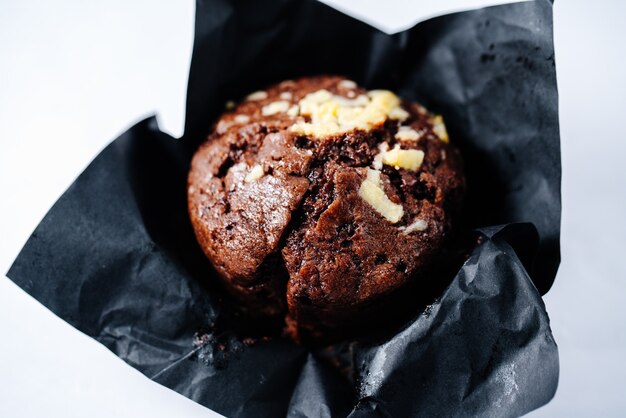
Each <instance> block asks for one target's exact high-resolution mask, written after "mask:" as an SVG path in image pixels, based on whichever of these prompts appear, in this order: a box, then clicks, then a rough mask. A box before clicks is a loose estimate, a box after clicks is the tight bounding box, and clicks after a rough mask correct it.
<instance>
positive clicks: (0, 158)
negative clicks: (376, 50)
mask: <svg viewBox="0 0 626 418" xmlns="http://www.w3.org/2000/svg"><path fill="white" fill-rule="evenodd" d="M328 2H329V3H331V1H330V0H328ZM332 3H333V4H338V5H339V6H340V7H341V8H342V10H346V11H349V12H351V13H354V14H356V15H358V16H359V17H361V18H363V19H365V20H366V21H368V22H370V23H373V24H375V25H377V26H379V27H381V28H382V29H385V30H387V31H397V30H400V29H404V28H406V27H408V26H411V25H412V24H413V23H414V22H415V21H416V20H417V19H418V18H419V16H424V15H426V16H432V15H435V14H437V10H435V7H436V8H437V9H438V10H452V9H459V8H461V7H460V6H464V7H469V5H470V4H476V3H479V2H476V1H474V2H468V1H438V2H426V1H422V2H419V1H410V0H405V1H402V0H393V1H392V0H386V1H384V2H381V1H377V0H333V1H332ZM435 3H436V6H433V4H435ZM193 14H194V2H193V1H192V0H186V1H181V0H172V1H161V2H158V3H157V2H154V1H147V0H146V1H138V0H132V1H131V0H109V1H107V2H86V1H81V0H74V1H72V0H63V1H43V0H39V1H19V0H0V196H1V197H0V271H1V272H2V275H3V274H4V273H5V272H6V271H7V270H8V268H9V266H10V264H11V262H12V261H13V259H14V257H15V256H16V255H17V253H18V252H19V250H20V248H21V246H22V245H23V244H24V242H25V241H26V239H27V238H28V236H29V235H30V233H31V232H32V230H33V228H34V227H35V226H36V225H37V223H38V222H39V220H40V219H41V218H42V217H43V216H44V214H45V213H46V211H47V210H48V209H49V207H50V206H51V205H52V204H53V203H54V201H55V200H56V199H57V198H58V197H59V195H60V194H61V193H62V192H63V191H64V190H65V189H66V188H67V186H69V184H70V183H71V182H72V181H73V179H74V178H75V177H76V175H77V174H78V173H79V172H80V171H82V169H83V168H84V167H86V166H87V164H88V163H89V161H90V160H91V159H92V158H93V157H94V156H95V155H96V154H97V153H98V152H99V150H100V149H102V148H103V147H104V146H105V145H106V144H107V143H108V142H109V141H110V140H111V139H113V138H114V137H116V136H117V134H119V133H121V132H122V131H124V130H125V129H126V128H128V127H129V126H130V125H131V124H133V123H134V122H136V121H137V120H139V119H141V118H143V117H144V116H147V115H149V114H151V113H154V112H156V113H158V115H159V121H160V123H161V127H162V129H164V130H166V131H168V132H170V133H172V134H173V135H175V136H179V135H180V134H181V133H182V126H183V117H184V115H183V113H184V99H185V87H186V82H187V71H188V65H189V59H190V56H191V46H192V38H193ZM625 15H626V7H624V6H623V2H620V1H619V0H615V1H608V0H606V1H595V2H593V3H592V2H589V1H583V0H567V1H566V0H561V1H557V3H556V5H555V42H556V62H557V75H558V82H559V90H560V117H561V138H562V148H563V151H562V158H563V223H562V227H563V232H562V239H561V242H562V254H563V262H562V265H561V268H560V271H559V274H558V277H557V280H556V282H555V285H554V287H553V288H552V290H551V291H550V292H549V293H548V295H547V296H546V297H545V301H546V305H547V308H548V312H549V313H550V315H551V319H552V328H553V332H554V335H555V338H556V341H557V343H558V344H559V350H560V356H561V378H560V383H559V389H558V392H557V394H556V396H555V399H554V400H553V401H552V402H551V403H550V404H548V405H547V406H545V407H543V408H541V409H540V410H538V411H536V412H533V413H532V414H531V416H535V417H552V416H568V417H572V416H581V417H588V416H602V417H612V416H615V417H618V416H625V415H626V383H625V380H626V333H625V332H624V331H626V329H625V324H626V321H625V320H626V286H625V284H624V280H625V279H626V267H625V266H626V263H625V260H624V257H625V255H626V221H625V220H624V217H625V216H626V192H625V190H626V188H625V186H624V184H626V169H625V168H624V166H625V164H624V160H625V158H626V139H625V136H626V135H625V134H624V131H625V128H624V119H625V110H626V81H625V79H626V60H625V58H624V54H625V47H624V45H623V42H624V41H625V40H626V29H625V24H624V17H625ZM129 62H132V63H133V65H132V66H130V67H129V65H128V63H129ZM33 116H34V117H33ZM85 416H89V417H92V418H98V417H111V416H116V417H133V418H134V417H137V416H150V417H152V418H159V417H171V416H178V417H200V416H202V417H206V416H214V415H213V414H211V413H210V411H208V410H207V409H205V408H203V407H201V406H199V405H197V404H195V403H193V402H191V401H189V400H187V399H186V398H184V397H182V396H180V395H178V394H176V393H175V392H173V391H170V390H168V389H166V388H164V387H161V386H159V385H158V384H156V383H153V382H151V381H150V380H148V379H147V378H145V377H144V376H143V375H141V374H140V373H139V372H137V371H135V370H134V369H132V368H131V367H129V366H127V365H126V364H125V363H123V362H122V361H120V360H119V359H118V358H117V357H116V356H114V355H113V354H112V353H110V352H109V351H108V350H106V349H105V348H104V347H103V346H101V345H100V344H98V343H96V342H95V341H93V340H91V339H90V338H88V337H86V336H85V335H83V334H81V333H79V332H78V331H76V330H74V329H73V328H72V327H70V326H69V325H67V324H66V323H65V322H63V321H62V320H60V319H59V318H57V317H56V316H54V315H53V314H52V313H50V312H49V311H48V310H47V309H45V308H43V307H42V306H41V305H40V304H39V303H38V302H36V301H35V300H34V299H32V298H31V297H30V296H28V295H27V294H26V293H24V292H23V291H21V290H20V289H19V288H17V286H15V285H14V284H12V282H10V281H9V280H8V279H6V278H4V277H0V417H85Z"/></svg>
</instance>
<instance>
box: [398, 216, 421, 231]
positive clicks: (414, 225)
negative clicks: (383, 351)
mask: <svg viewBox="0 0 626 418" xmlns="http://www.w3.org/2000/svg"><path fill="white" fill-rule="evenodd" d="M427 228H428V222H426V221H425V220H423V219H416V220H415V221H414V222H413V223H412V224H411V225H409V226H407V227H403V226H401V227H400V228H398V229H400V230H401V231H402V233H403V234H404V235H409V234H411V233H413V232H423V231H426V229H427Z"/></svg>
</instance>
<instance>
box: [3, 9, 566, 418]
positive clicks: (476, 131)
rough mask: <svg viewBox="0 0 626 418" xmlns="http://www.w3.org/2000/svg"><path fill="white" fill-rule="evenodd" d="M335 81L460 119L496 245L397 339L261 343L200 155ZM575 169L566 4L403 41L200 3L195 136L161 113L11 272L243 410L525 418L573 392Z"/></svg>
mask: <svg viewBox="0 0 626 418" xmlns="http://www.w3.org/2000/svg"><path fill="white" fill-rule="evenodd" d="M129 65H132V63H129ZM318 73H336V74H343V75H346V76H348V77H350V78H352V79H354V80H355V81H357V82H359V83H361V84H363V85H365V86H367V87H369V88H388V89H391V90H396V91H397V92H398V93H399V94H400V95H401V96H403V97H405V98H407V99H411V100H418V101H420V102H422V103H423V104H425V105H426V106H427V107H429V108H430V109H431V110H433V111H435V112H438V113H442V114H443V115H444V116H445V119H446V124H447V126H448V128H449V131H450V134H451V138H452V141H453V142H454V143H455V144H456V145H457V146H458V147H460V148H461V150H462V152H463V155H464V158H465V161H466V170H467V177H468V182H469V191H468V198H467V202H466V210H465V218H466V219H465V220H464V222H465V223H466V224H467V225H470V226H471V227H473V228H475V230H476V234H477V236H478V237H479V238H480V239H479V240H478V244H477V245H476V246H475V247H474V248H473V250H472V252H471V255H470V257H469V259H467V261H466V262H465V263H464V264H463V266H462V267H461V269H460V270H459V271H458V273H457V274H456V276H455V277H454V279H453V280H452V283H451V284H450V285H449V286H448V288H447V289H446V290H445V292H444V293H443V295H441V297H440V298H439V299H437V300H436V301H435V302H434V303H433V304H432V305H431V306H430V307H429V308H428V309H427V310H425V311H424V312H422V313H421V314H419V315H418V316H416V317H415V318H413V319H412V320H411V321H409V323H407V324H406V325H405V326H404V327H402V329H400V330H399V331H398V332H397V333H396V334H395V335H392V336H390V337H388V338H387V339H385V340H384V341H377V342H371V341H370V342H344V343H342V344H338V345H336V346H334V347H329V348H326V349H323V348H316V349H309V348H306V347H302V346H298V345H295V344H293V343H292V342H290V341H289V340H287V339H282V338H273V339H269V340H260V341H257V342H255V343H250V342H249V341H246V339H242V338H241V336H239V335H238V334H237V333H236V332H234V330H231V329H229V328H228V327H225V328H224V327H223V326H222V327H221V328H218V327H216V325H215V324H217V323H226V324H228V321H227V320H226V321H224V318H226V319H227V318H228V316H229V315H230V314H231V311H230V310H229V309H228V304H227V303H224V301H223V294H222V292H221V290H220V289H219V288H218V286H217V284H216V282H217V281H216V280H211V276H212V275H214V273H213V271H212V270H211V268H210V267H209V265H208V263H207V261H206V259H205V258H204V255H203V254H202V252H201V250H200V249H199V247H198V245H197V244H196V241H195V238H194V235H193V231H192V229H191V225H190V223H189V220H188V217H187V212H186V190H185V183H186V175H187V170H188V168H189V162H190V158H191V155H192V154H193V152H194V151H195V149H196V147H197V146H198V144H199V143H200V142H201V141H202V140H203V139H204V137H205V135H206V134H207V133H208V131H209V130H210V127H211V124H212V123H213V121H214V120H215V118H216V117H217V115H218V114H219V113H220V112H221V111H222V109H223V106H224V102H225V101H226V100H227V99H232V98H237V97H241V96H242V95H244V94H245V93H248V92H250V91H253V90H257V89H259V88H262V87H264V86H265V85H267V84H269V83H272V82H277V81H281V80H283V79H288V78H295V77H298V76H301V75H312V74H318ZM560 172H561V169H560V150H559V133H558V116H557V92H556V79H555V69H554V51H553V43H552V4H551V3H550V2H549V1H548V0H537V1H534V2H525V3H515V4H508V5H502V6H496V7H490V8H486V9H481V10H476V11H469V12H463V13H455V14H451V15H447V16H442V17H438V18H435V19H431V20H428V21H426V22H423V23H420V24H418V25H417V26H415V27H414V28H412V29H409V30H407V31H405V32H401V33H397V34H394V35H387V34H384V33H382V32H380V31H378V30H376V29H374V28H372V27H370V26H368V25H366V24H364V23H362V22H359V21H357V20H355V19H352V18H350V17H348V16H346V15H343V14H342V13H340V12H337V11H335V10H333V9H331V8H329V7H327V6H325V5H323V4H321V3H317V2H314V1H290V0H274V1H264V2H254V1H249V2H229V1H226V0H198V2H197V12H196V37H195V44H194V52H193V59H192V65H191V70H190V79H189V87H188V96H187V119H186V127H185V135H184V137H183V138H182V139H174V138H172V137H170V136H168V135H167V134H165V133H162V132H161V131H160V130H159V129H158V126H157V124H156V121H155V119H154V118H149V119H147V120H144V121H142V122H140V123H138V124H137V125H135V126H134V127H132V128H131V129H130V130H129V131H128V132H126V133H125V134H123V135H122V136H120V137H119V138H118V139H116V140H115V141H113V142H112V143H111V144H110V145H109V146H108V147H107V148H106V149H105V150H104V151H102V152H101V153H100V155H98V157H96V159H95V160H94V161H93V162H92V163H91V164H90V165H89V167H88V168H87V169H86V170H85V171H84V172H83V173H82V174H81V175H80V176H79V177H78V179H77V180H76V181H75V182H74V184H72V186H70V188H69V189H68V190H67V191H66V192H65V194H64V195H63V196H62V197H61V198H60V199H59V200H58V202H57V203H56V204H55V205H54V207H53V208H52V209H51V210H50V212H49V213H48V214H47V215H46V217H45V218H44V219H43V221H42V222H41V223H40V224H39V226H38V227H37V229H36V230H35V232H34V233H33V234H32V236H31V237H30V239H29V240H28V242H27V243H26V245H25V247H24V248H23V250H22V252H21V253H20V254H19V256H18V258H17V260H16V261H15V263H14V264H13V266H12V267H11V269H10V271H9V273H8V276H9V277H10V278H11V279H12V280H13V281H15V283H17V284H18V285H19V286H21V287H22V288H23V289H24V290H25V291H27V292H28V293H30V294H31V295H32V296H33V297H35V298H36V299H37V300H39V301H40V302H41V303H43V304H44V305H45V306H47V307H48V308H49V309H50V310H52V311H53V312H54V313H56V314H57V315H58V316H60V317H61V318H63V319H64V320H66V321H67V322H69V323H71V324H72V325H73V326H75V327H76V328H78V329H79V330H81V331H82V332H84V333H86V334H88V335H90V336H91V337H93V338H95V339H96V340H98V341H100V342H101V343H102V344H104V345H105V346H107V347H108V348H109V349H110V350H112V351H113V352H114V353H115V354H117V355H118V356H119V357H120V358H122V359H123V360H124V361H126V362H127V363H129V364H130V365H132V366H133V367H135V368H136V369H138V370H140V371H141V372H142V373H144V374H145V375H147V376H148V377H150V378H151V379H153V380H155V381H157V382H159V383H161V384H164V385H166V386H168V387H170V388H172V389H174V390H176V391H178V392H179V393H181V394H183V395H185V396H187V397H189V398H190V399H193V400H195V401H196V402H199V403H201V404H202V405H205V406H207V407H209V408H211V409H213V410H215V411H217V412H220V413H222V414H224V415H226V416H229V417H277V416H285V415H288V416H294V417H330V416H332V417H345V416H350V417H370V416H381V417H396V416H416V417H417V416H424V417H431V416H519V415H522V414H524V413H526V412H528V411H531V410H533V409H535V408H537V407H539V406H541V405H543V404H545V403H546V402H548V401H549V400H550V399H551V398H552V396H553V394H554V392H555V390H556V386H557V380H558V354H557V348H556V344H555V342H554V340H553V338H552V335H551V331H550V327H549V320H548V316H547V313H546V311H545V307H544V304H543V302H542V299H541V296H540V295H541V294H543V293H545V292H546V291H548V289H549V288H550V286H551V284H552V282H553V280H554V276H555V274H556V270H557V268H558V264H559V223H560ZM218 330H219V331H218Z"/></svg>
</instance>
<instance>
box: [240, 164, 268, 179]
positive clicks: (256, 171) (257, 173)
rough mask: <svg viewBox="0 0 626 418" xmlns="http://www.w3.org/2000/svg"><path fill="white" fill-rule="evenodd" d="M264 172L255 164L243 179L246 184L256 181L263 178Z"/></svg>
mask: <svg viewBox="0 0 626 418" xmlns="http://www.w3.org/2000/svg"><path fill="white" fill-rule="evenodd" d="M264 174H265V172H264V171H263V166H262V165H260V164H255V165H254V167H252V169H251V170H250V172H249V173H248V175H246V178H245V179H244V180H245V182H246V183H250V182H251V181H256V180H258V179H260V178H261V177H263V175H264Z"/></svg>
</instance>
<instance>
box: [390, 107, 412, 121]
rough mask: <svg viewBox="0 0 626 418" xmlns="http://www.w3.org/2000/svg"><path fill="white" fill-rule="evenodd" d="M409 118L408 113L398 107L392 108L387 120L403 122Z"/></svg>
mask: <svg viewBox="0 0 626 418" xmlns="http://www.w3.org/2000/svg"><path fill="white" fill-rule="evenodd" d="M408 118H409V112H407V111H406V110H404V109H402V108H401V107H400V106H397V107H394V108H393V109H391V111H390V112H389V119H394V120H399V121H400V122H404V121H405V120H407V119H408Z"/></svg>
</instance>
